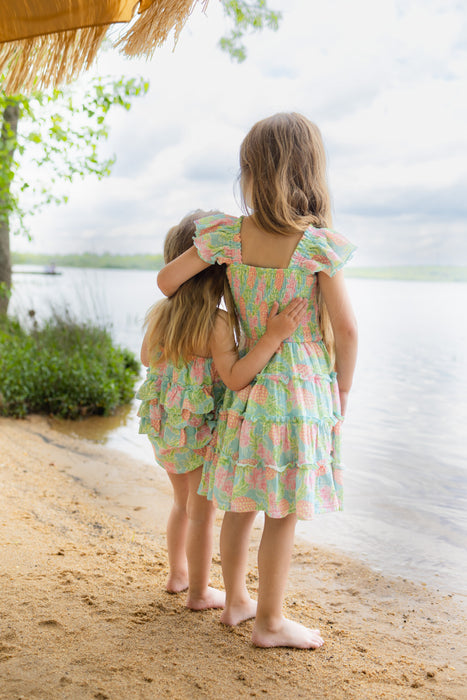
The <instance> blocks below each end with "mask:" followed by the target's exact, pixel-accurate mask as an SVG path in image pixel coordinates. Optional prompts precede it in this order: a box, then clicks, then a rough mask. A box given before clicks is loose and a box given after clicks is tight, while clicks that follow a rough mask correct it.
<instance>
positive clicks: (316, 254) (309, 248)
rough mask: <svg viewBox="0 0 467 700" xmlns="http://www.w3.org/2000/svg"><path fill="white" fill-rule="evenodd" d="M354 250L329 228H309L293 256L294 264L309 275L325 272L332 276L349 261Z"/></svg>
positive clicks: (346, 241)
mask: <svg viewBox="0 0 467 700" xmlns="http://www.w3.org/2000/svg"><path fill="white" fill-rule="evenodd" d="M355 250H356V246H354V245H353V243H351V242H350V241H349V240H348V239H347V238H345V237H344V236H343V235H342V234H340V233H338V232H337V231H334V230H333V229H330V228H314V227H313V226H309V227H308V228H307V229H306V231H305V232H304V234H303V236H302V238H301V240H300V243H299V244H298V246H297V249H296V251H295V255H294V259H293V260H294V263H295V264H296V265H298V266H299V267H304V268H305V269H307V270H308V271H309V272H311V273H313V274H314V273H316V272H325V273H326V274H328V275H330V276H332V275H334V274H335V273H336V272H337V271H338V270H340V268H341V267H343V266H344V265H345V263H346V262H348V261H349V260H350V258H351V257H352V255H353V254H354V252H355Z"/></svg>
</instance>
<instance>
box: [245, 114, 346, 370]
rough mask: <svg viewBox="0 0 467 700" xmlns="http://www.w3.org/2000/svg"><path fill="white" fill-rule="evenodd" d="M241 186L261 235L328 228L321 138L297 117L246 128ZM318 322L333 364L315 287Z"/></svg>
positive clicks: (328, 331) (277, 117)
mask: <svg viewBox="0 0 467 700" xmlns="http://www.w3.org/2000/svg"><path fill="white" fill-rule="evenodd" d="M240 185H241V190H242V203H243V206H244V208H245V210H248V208H249V207H251V209H252V213H251V216H252V219H253V221H254V222H255V223H256V225H257V226H259V228H261V229H263V230H264V231H268V232H271V233H276V234H281V235H290V234H296V233H303V232H304V231H305V230H306V229H307V228H308V227H309V226H314V227H316V228H329V227H330V226H332V215H331V197H330V194H329V189H328V185H327V181H326V154H325V150H324V144H323V139H322V137H321V132H320V130H319V129H318V127H317V126H316V125H315V124H313V122H311V121H310V120H309V119H307V118H306V117H304V116H303V115H301V114H297V113H296V112H290V113H279V114H274V115H273V116H272V117H268V118H267V119H263V120H262V121H259V122H257V123H256V124H255V125H254V126H253V127H252V128H251V129H250V131H249V132H248V134H247V135H246V137H245V138H244V140H243V142H242V145H241V146H240ZM246 193H248V200H249V201H248V203H247V201H246V197H245V195H246ZM318 320H319V326H320V330H321V335H322V337H323V341H324V343H325V345H326V347H327V349H328V352H329V354H330V356H331V361H332V363H333V364H334V356H335V343H334V334H333V331H332V326H331V322H330V318H329V314H328V311H327V308H326V304H325V303H324V299H323V297H322V294H321V290H320V288H319V286H318Z"/></svg>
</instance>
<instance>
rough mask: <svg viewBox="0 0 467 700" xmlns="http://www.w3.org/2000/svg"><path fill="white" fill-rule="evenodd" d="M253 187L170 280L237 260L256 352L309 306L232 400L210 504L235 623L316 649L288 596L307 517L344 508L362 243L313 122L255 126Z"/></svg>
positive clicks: (259, 636)
mask: <svg viewBox="0 0 467 700" xmlns="http://www.w3.org/2000/svg"><path fill="white" fill-rule="evenodd" d="M240 185H241V190H242V195H243V201H244V205H245V213H246V215H245V216H240V217H233V216H226V215H221V216H219V215H217V216H211V217H208V218H207V219H202V220H201V221H198V222H197V228H196V231H197V233H196V237H195V239H194V246H193V247H192V248H190V250H188V251H187V252H186V253H184V254H183V255H181V256H180V257H179V258H178V259H177V260H175V261H173V262H172V263H170V264H169V265H167V266H166V267H165V268H164V269H163V270H161V272H160V273H159V275H158V283H159V287H160V289H161V290H162V291H163V292H164V293H165V294H172V293H173V292H174V291H175V290H176V289H177V287H178V285H179V284H181V283H183V282H184V281H185V280H186V279H189V278H190V277H191V276H192V275H194V274H196V273H198V272H199V271H200V270H204V269H205V268H206V267H207V266H211V265H212V264H213V263H222V264H226V265H227V276H228V279H229V284H230V288H231V292H232V296H233V299H234V302H235V306H236V310H237V314H238V317H239V322H240V326H241V329H242V332H243V333H244V335H245V337H246V347H247V348H249V347H252V346H253V345H254V343H256V342H258V339H261V337H262V336H263V333H264V332H265V331H266V319H267V317H268V312H269V310H270V309H271V308H272V305H273V304H274V303H276V301H277V300H279V301H280V302H281V304H286V303H287V302H288V301H289V299H291V298H293V297H295V296H297V295H300V296H301V297H305V298H306V299H307V312H306V314H305V317H304V320H303V322H302V323H301V324H300V326H299V327H298V328H297V329H296V330H295V331H294V333H292V334H291V335H290V336H289V337H288V338H287V339H286V340H285V341H284V342H283V343H282V344H281V345H280V347H279V348H278V349H277V352H276V353H275V354H274V356H273V357H272V359H271V360H270V362H269V363H268V364H267V366H266V368H265V369H264V370H263V371H262V372H260V373H259V374H258V376H257V377H256V379H255V381H254V382H253V383H252V384H251V385H250V386H248V387H247V388H246V389H244V390H242V391H239V392H236V391H230V390H226V394H225V397H224V401H223V406H222V410H221V411H220V414H219V420H218V427H217V433H218V439H217V443H216V456H215V472H214V474H213V475H211V479H210V483H209V490H208V498H210V499H212V501H213V503H214V504H215V505H217V507H219V508H221V509H223V510H225V511H226V513H225V514H224V520H223V525H222V531H221V542H220V544H221V561H222V570H223V576H224V584H225V589H226V604H225V609H224V611H223V613H222V615H221V620H222V622H224V623H225V624H228V625H236V624H238V623H239V622H241V621H242V620H245V619H247V618H249V617H254V616H255V618H256V619H255V622H254V626H253V643H254V644H256V645H257V646H261V647H274V646H290V647H300V648H316V647H319V646H321V645H322V644H323V638H322V637H321V634H320V632H319V630H316V629H309V628H307V627H305V626H304V625H301V624H300V623H298V622H296V621H292V620H289V619H287V618H286V617H285V616H284V614H283V600H284V594H285V588H286V583H287V577H288V571H289V565H290V559H291V553H292V547H293V541H294V532H295V525H296V521H297V518H300V519H311V518H313V517H314V516H315V515H317V514H319V513H324V512H332V511H339V510H341V509H342V463H341V446H340V432H341V430H340V429H341V424H342V421H343V416H344V413H345V410H346V405H347V398H348V393H349V390H350V387H351V384H352V377H353V373H354V368H355V362H356V350H357V329H356V322H355V318H354V314H353V311H352V307H351V304H350V301H349V297H348V294H347V291H346V287H345V282H344V277H343V272H342V269H341V268H342V267H343V266H344V264H345V263H346V261H347V260H348V259H349V258H350V256H351V255H352V253H353V250H354V246H353V245H352V244H351V243H349V241H347V240H346V239H345V238H344V237H343V236H341V235H340V234H338V233H336V232H335V231H333V230H332V229H331V228H330V226H331V213H330V196H329V191H328V187H327V183H326V172H325V152H324V146H323V141H322V138H321V134H320V132H319V129H318V128H317V127H316V126H315V124H313V123H312V122H310V121H309V120H308V119H307V118H306V117H304V116H302V115H300V114H297V113H281V114H275V115H273V116H272V117H269V118H267V119H264V120H262V121H260V122H258V123H257V124H255V125H254V126H253V127H252V129H251V130H250V131H249V133H248V134H247V136H246V137H245V139H244V141H243V143H242V145H241V148H240ZM327 321H329V324H328V323H327ZM328 326H330V328H331V329H332V333H329V332H328V331H329V327H328ZM257 511H263V512H264V514H265V518H264V527H263V534H262V537H261V543H260V547H259V552H258V570H259V587H258V601H257V605H256V601H254V600H252V599H251V598H250V595H249V592H248V590H247V587H246V583H245V579H246V570H247V564H248V548H249V534H250V530H251V527H252V524H253V521H254V518H255V515H256V513H257Z"/></svg>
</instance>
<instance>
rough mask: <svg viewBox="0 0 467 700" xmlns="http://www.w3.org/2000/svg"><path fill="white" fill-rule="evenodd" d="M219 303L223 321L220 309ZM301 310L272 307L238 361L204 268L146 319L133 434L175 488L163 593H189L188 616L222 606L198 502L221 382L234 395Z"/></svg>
mask: <svg viewBox="0 0 467 700" xmlns="http://www.w3.org/2000/svg"><path fill="white" fill-rule="evenodd" d="M211 214H212V212H211ZM203 216H206V213H205V212H202V211H196V212H194V213H193V214H190V215H188V216H186V217H185V218H184V219H183V220H182V221H181V222H180V224H179V225H178V226H174V227H173V228H172V229H170V231H169V232H168V234H167V237H166V240H165V246H164V258H165V261H166V263H168V262H170V261H171V260H174V259H175V258H176V257H178V256H179V255H180V254H181V253H183V252H184V251H186V250H188V249H189V248H190V247H191V246H192V245H193V240H192V239H193V235H194V233H195V220H196V219H199V218H201V217H203ZM222 299H224V302H225V305H226V308H227V311H223V310H221V309H219V308H218V307H219V304H220V303H221V301H222ZM306 306H307V303H306V301H304V300H303V299H294V300H292V302H291V303H290V304H289V305H288V306H287V307H286V308H285V309H284V310H283V311H282V312H281V313H280V314H277V309H278V304H277V303H276V304H273V306H272V308H271V313H270V314H269V318H268V322H267V329H266V332H265V334H264V336H263V337H262V338H261V339H260V340H259V341H258V343H257V344H256V346H254V347H253V348H252V349H251V350H250V352H249V353H248V355H246V356H245V357H243V358H242V359H240V360H239V359H238V353H237V350H236V345H235V335H237V337H238V324H237V320H236V315H235V312H234V304H233V301H232V298H231V293H230V289H229V286H228V282H227V278H226V274H225V265H215V266H214V265H212V266H209V267H207V268H206V269H205V270H204V271H202V272H200V273H199V274H197V275H195V276H194V277H192V278H191V279H190V280H188V281H187V282H185V284H183V285H182V286H181V287H180V289H179V290H178V291H177V292H176V293H175V294H174V295H173V296H171V297H170V298H169V299H164V300H162V301H159V302H158V303H156V304H155V305H154V306H152V307H151V308H150V310H149V312H148V314H147V316H146V325H147V330H146V334H145V336H144V340H143V344H142V348H141V361H142V363H143V364H144V365H145V366H147V367H148V371H147V378H146V381H145V382H144V384H143V385H142V386H141V388H140V389H139V391H138V393H137V397H138V398H139V399H142V404H141V406H140V409H139V412H138V414H139V416H140V418H141V421H140V433H146V434H147V435H148V437H149V440H150V442H151V444H152V446H153V449H154V453H155V456H156V460H157V461H158V462H159V464H160V465H161V466H163V467H164V468H165V469H166V471H167V473H168V476H169V479H170V481H171V484H172V487H173V493H174V503H173V506H172V510H171V513H170V516H169V520H168V523H167V549H168V556H169V569H170V571H169V577H168V580H167V586H166V587H167V590H168V591H169V592H173V593H176V592H179V591H182V590H185V589H186V588H188V597H187V606H188V607H189V608H191V609H193V610H203V609H206V608H219V607H223V605H224V600H225V596H224V593H223V592H221V591H219V590H217V589H215V588H211V587H210V586H209V571H210V566H211V558H212V547H213V524H214V517H215V507H214V505H213V504H212V502H210V501H208V500H207V499H206V498H205V497H204V496H200V495H198V493H197V492H198V487H199V483H200V479H201V474H202V468H203V464H204V461H205V457H206V452H207V449H208V446H209V444H210V442H211V441H212V437H213V429H214V426H215V424H216V419H217V415H218V409H219V407H220V405H221V403H222V399H223V394H224V391H225V387H224V385H223V383H222V381H221V378H222V380H223V381H224V382H225V384H226V385H227V386H229V387H230V388H231V389H233V390H239V389H242V388H243V387H245V386H247V385H248V384H249V382H250V381H252V380H253V379H254V377H255V376H256V374H257V373H258V372H259V371H261V370H262V369H263V367H264V366H265V365H266V364H267V362H268V361H269V360H270V359H271V357H272V356H273V355H274V353H275V352H276V350H277V349H278V347H279V346H280V344H281V342H282V340H284V339H285V338H287V337H288V336H289V335H290V334H291V333H292V332H293V331H294V330H295V329H296V328H297V326H298V324H299V322H300V319H301V317H302V315H303V314H304V312H305V310H306ZM213 360H214V363H213ZM216 367H217V369H216ZM208 467H209V465H208Z"/></svg>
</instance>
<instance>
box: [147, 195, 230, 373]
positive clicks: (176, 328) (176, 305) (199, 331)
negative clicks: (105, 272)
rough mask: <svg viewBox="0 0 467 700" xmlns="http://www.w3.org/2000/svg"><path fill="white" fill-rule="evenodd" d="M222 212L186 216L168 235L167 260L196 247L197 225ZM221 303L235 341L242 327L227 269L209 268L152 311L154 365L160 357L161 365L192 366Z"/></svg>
mask: <svg viewBox="0 0 467 700" xmlns="http://www.w3.org/2000/svg"><path fill="white" fill-rule="evenodd" d="M216 213H219V212H214V211H210V212H205V211H202V210H201V209H198V210H196V211H194V212H192V213H190V214H188V215H187V216H185V217H184V218H183V219H182V220H181V221H180V223H179V224H177V225H176V226H173V227H172V228H171V229H170V230H169V231H168V233H167V235H166V238H165V243H164V260H165V262H166V263H168V262H170V261H171V260H174V259H175V258H177V257H178V256H179V255H181V254H182V253H184V252H185V251H186V250H188V249H189V248H191V246H192V245H193V236H194V234H195V230H196V226H195V221H196V220H197V219H201V218H203V217H205V216H210V215H212V214H216ZM222 299H224V303H225V306H226V309H227V317H228V323H229V326H230V329H231V331H232V337H233V338H234V342H235V339H236V338H237V337H238V333H239V326H238V320H237V316H236V313H235V305H234V302H233V299H232V294H231V291H230V287H229V284H228V281H227V275H226V265H218V264H215V265H209V267H207V268H206V269H205V270H203V271H202V272H199V273H198V274H197V275H195V276H194V277H191V278H190V279H189V280H187V281H186V282H184V283H183V284H182V285H181V286H180V287H179V289H178V290H177V291H176V292H175V294H173V295H172V296H171V297H169V298H168V299H163V300H161V301H159V302H157V303H156V304H154V305H153V306H151V308H150V309H149V311H148V312H147V314H146V318H145V321H144V325H145V326H146V327H147V334H146V338H147V347H148V352H149V358H150V360H151V364H152V363H153V362H155V358H156V356H157V353H160V357H159V358H158V360H157V361H158V362H162V361H163V360H170V361H172V362H174V363H176V364H177V363H179V362H189V361H190V360H191V359H192V358H193V356H194V355H199V354H200V353H204V352H205V351H206V349H208V348H209V340H210V338H211V334H212V331H213V328H214V322H215V319H216V314H217V311H218V307H219V304H220V303H221V301H222Z"/></svg>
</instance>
